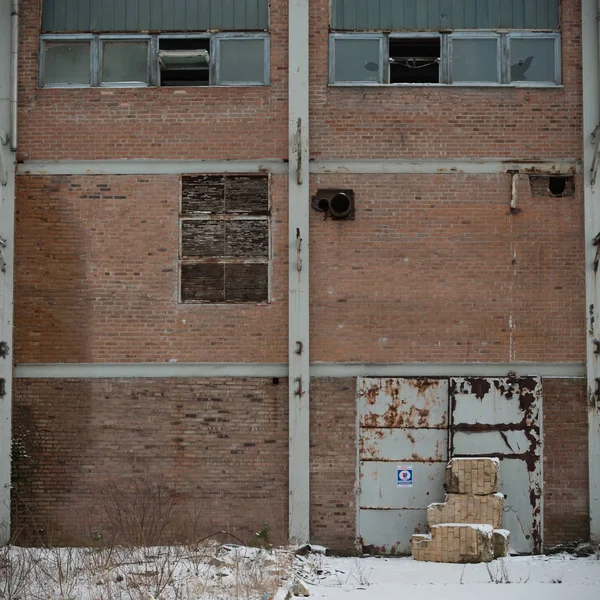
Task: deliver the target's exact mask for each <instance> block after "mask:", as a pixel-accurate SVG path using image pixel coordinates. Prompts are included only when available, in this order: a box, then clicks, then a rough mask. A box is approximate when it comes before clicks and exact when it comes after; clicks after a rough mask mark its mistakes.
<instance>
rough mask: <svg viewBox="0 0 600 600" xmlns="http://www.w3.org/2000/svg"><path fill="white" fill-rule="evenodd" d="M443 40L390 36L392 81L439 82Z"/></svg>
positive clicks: (437, 38)
mask: <svg viewBox="0 0 600 600" xmlns="http://www.w3.org/2000/svg"><path fill="white" fill-rule="evenodd" d="M440 46H441V40H440V38H439V37H435V38H404V37H403V38H390V83H439V81H440V57H441V54H440Z"/></svg>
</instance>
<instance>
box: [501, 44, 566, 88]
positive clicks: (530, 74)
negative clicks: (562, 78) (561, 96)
mask: <svg viewBox="0 0 600 600" xmlns="http://www.w3.org/2000/svg"><path fill="white" fill-rule="evenodd" d="M555 43H556V42H555V40H554V39H552V38H536V39H534V38H511V40H510V79H511V81H531V82H550V83H558V82H557V81H556V79H555V78H556V75H555V53H554V47H555Z"/></svg>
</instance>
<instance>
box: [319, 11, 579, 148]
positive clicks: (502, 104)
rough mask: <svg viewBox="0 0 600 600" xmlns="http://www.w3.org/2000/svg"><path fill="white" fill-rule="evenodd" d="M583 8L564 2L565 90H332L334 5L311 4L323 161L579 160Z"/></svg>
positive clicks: (562, 20)
mask: <svg viewBox="0 0 600 600" xmlns="http://www.w3.org/2000/svg"><path fill="white" fill-rule="evenodd" d="M580 4H581V3H580V2H579V1H578V0H563V1H562V2H561V6H562V8H561V31H562V80H563V85H564V87H562V88H559V89H539V88H538V89H534V88H531V89H517V88H513V89H506V88H504V89H499V88H493V87H490V88H469V87H460V88H458V87H455V88H450V87H419V86H415V87H402V88H398V87H389V88H382V87H367V86H363V87H337V88H336V87H328V64H329V63H328V45H329V44H328V34H329V28H328V5H329V1H328V0H315V1H313V2H311V36H312V37H311V48H310V52H311V54H310V66H311V74H310V85H311V103H312V104H311V110H312V113H311V118H312V121H311V134H312V136H311V152H312V153H313V155H314V156H315V157H318V158H333V157H335V158H357V159H364V158H417V159H420V158H432V159H433V158H459V157H463V158H476V157H484V156H488V157H502V158H511V159H512V158H520V159H535V158H558V157H564V158H578V157H581V154H582V149H581V139H582V136H581V126H582V97H581V80H582V75H581V25H580Z"/></svg>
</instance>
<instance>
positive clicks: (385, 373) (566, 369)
mask: <svg viewBox="0 0 600 600" xmlns="http://www.w3.org/2000/svg"><path fill="white" fill-rule="evenodd" d="M509 373H515V374H516V375H538V376H540V377H554V378H572V377H585V364H584V363H312V364H311V366H310V375H311V377H315V378H324V377H332V378H343V377H467V376H474V377H475V376H476V377H503V376H506V375H508V374H509ZM287 375H288V367H287V364H285V363H48V364H20V365H17V366H16V367H15V378H17V379H127V378H138V377H139V378H141V377H144V378H155V377H156V378H167V377H287Z"/></svg>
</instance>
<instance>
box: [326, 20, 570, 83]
mask: <svg viewBox="0 0 600 600" xmlns="http://www.w3.org/2000/svg"><path fill="white" fill-rule="evenodd" d="M329 57H330V65H329V82H330V84H332V85H342V86H343V85H381V84H388V85H431V84H434V85H486V86H489V85H511V86H539V87H543V86H556V85H560V81H561V73H560V34H559V33H558V32H535V31H515V32H502V33H495V32H489V31H454V32H452V33H435V32H420V33H333V34H331V36H330V52H329Z"/></svg>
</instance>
